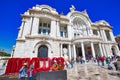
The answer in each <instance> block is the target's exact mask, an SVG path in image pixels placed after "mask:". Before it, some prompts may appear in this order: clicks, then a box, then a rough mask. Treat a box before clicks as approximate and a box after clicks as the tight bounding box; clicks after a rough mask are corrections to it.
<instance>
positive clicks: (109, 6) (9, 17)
mask: <svg viewBox="0 0 120 80" xmlns="http://www.w3.org/2000/svg"><path fill="white" fill-rule="evenodd" d="M36 4H39V5H41V4H47V5H49V6H51V7H53V8H55V9H56V10H57V11H58V13H61V12H64V14H65V15H66V14H67V13H68V12H69V8H70V6H71V5H74V6H75V7H76V10H78V11H83V10H85V9H86V10H87V13H88V15H89V17H90V18H91V20H92V21H93V22H95V21H98V20H103V19H104V20H106V21H107V22H109V23H110V25H111V26H113V33H114V35H118V34H120V0H0V49H4V50H5V51H6V52H8V53H11V50H12V46H13V45H15V44H16V38H17V35H18V30H17V29H18V28H19V26H20V25H21V17H20V14H23V13H24V12H25V11H27V10H28V9H29V8H32V7H33V6H35V5H36Z"/></svg>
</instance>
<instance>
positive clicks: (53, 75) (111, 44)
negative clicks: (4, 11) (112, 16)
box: [0, 5, 120, 80]
mask: <svg viewBox="0 0 120 80" xmlns="http://www.w3.org/2000/svg"><path fill="white" fill-rule="evenodd" d="M21 18H22V19H21V20H22V22H21V25H20V27H19V29H18V30H19V31H18V36H17V39H16V44H15V45H14V46H13V49H12V53H11V57H10V58H9V59H8V60H6V63H5V64H4V65H3V66H5V67H4V69H3V70H4V71H1V70H2V69H1V68H0V80H18V79H19V80H120V50H119V48H118V43H117V42H116V41H115V36H114V34H113V31H112V29H113V28H112V26H111V25H110V23H108V22H107V21H105V20H98V21H95V22H92V20H91V19H90V17H89V14H88V13H87V10H83V11H78V10H77V9H76V8H75V6H74V5H71V7H70V8H69V12H68V13H67V14H66V15H65V14H64V13H61V14H59V13H58V12H57V9H55V8H53V7H51V6H49V5H35V6H33V7H32V8H29V9H28V10H27V11H26V12H24V13H23V14H21ZM23 70H24V72H23V73H24V76H22V75H23V73H22V71H23ZM25 70H26V71H25ZM1 73H3V74H1ZM21 76H22V77H21Z"/></svg>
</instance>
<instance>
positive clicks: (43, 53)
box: [38, 45, 48, 58]
mask: <svg viewBox="0 0 120 80" xmlns="http://www.w3.org/2000/svg"><path fill="white" fill-rule="evenodd" d="M38 57H42V58H45V57H48V47H47V46H45V45H41V46H40V47H39V48H38Z"/></svg>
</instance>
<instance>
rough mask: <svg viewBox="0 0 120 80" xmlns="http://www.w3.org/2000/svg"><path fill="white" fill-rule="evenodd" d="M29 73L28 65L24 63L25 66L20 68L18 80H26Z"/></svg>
mask: <svg viewBox="0 0 120 80" xmlns="http://www.w3.org/2000/svg"><path fill="white" fill-rule="evenodd" d="M27 71H28V68H27V63H24V64H23V66H22V67H21V68H20V71H19V77H18V80H26V77H27Z"/></svg>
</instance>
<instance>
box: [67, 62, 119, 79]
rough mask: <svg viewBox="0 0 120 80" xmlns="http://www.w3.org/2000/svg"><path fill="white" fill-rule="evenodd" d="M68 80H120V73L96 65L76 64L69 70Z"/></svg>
mask: <svg viewBox="0 0 120 80" xmlns="http://www.w3.org/2000/svg"><path fill="white" fill-rule="evenodd" d="M67 72H68V74H67V76H68V80H120V71H119V72H118V71H115V70H108V69H107V66H106V67H104V68H102V67H100V66H97V65H96V64H76V65H75V66H74V68H72V69H68V70H67Z"/></svg>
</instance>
